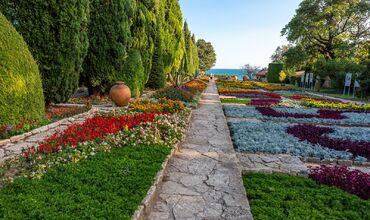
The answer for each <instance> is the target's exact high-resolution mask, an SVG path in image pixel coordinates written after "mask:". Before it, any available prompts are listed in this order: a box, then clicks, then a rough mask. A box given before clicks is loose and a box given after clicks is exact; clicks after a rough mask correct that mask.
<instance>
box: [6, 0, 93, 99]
mask: <svg viewBox="0 0 370 220" xmlns="http://www.w3.org/2000/svg"><path fill="white" fill-rule="evenodd" d="M1 2H3V3H4V2H5V4H1V5H2V10H3V11H4V13H6V16H8V18H10V19H9V20H11V21H12V22H13V24H14V26H15V28H16V29H17V30H18V31H19V32H20V34H21V35H22V36H23V38H24V40H25V41H26V42H27V44H28V46H29V48H30V51H31V53H32V55H33V56H34V58H35V60H37V63H38V64H39V69H40V72H41V74H42V84H43V88H44V96H45V100H46V102H47V103H50V102H55V103H60V102H66V101H67V100H68V99H69V97H70V96H71V95H72V94H73V93H74V92H75V90H76V88H77V86H78V80H79V75H80V73H81V72H82V63H83V60H84V58H85V56H86V52H87V48H88V44H89V43H88V36H87V25H88V20H89V8H90V7H89V6H90V0H64V1H57V0H49V1H45V0H32V1H25V0H12V1H11V0H5V1H0V3H1Z"/></svg>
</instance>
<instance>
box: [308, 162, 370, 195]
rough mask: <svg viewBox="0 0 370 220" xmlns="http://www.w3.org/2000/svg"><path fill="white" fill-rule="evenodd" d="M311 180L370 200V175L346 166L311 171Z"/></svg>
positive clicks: (319, 168) (324, 167)
mask: <svg viewBox="0 0 370 220" xmlns="http://www.w3.org/2000/svg"><path fill="white" fill-rule="evenodd" d="M309 176H310V178H311V179H313V180H315V181H316V182H318V183H321V184H325V185H330V186H336V187H338V188H341V189H343V190H344V191H347V192H349V193H352V194H355V195H357V196H359V197H361V198H363V199H369V198H370V175H369V174H367V173H363V172H361V171H359V170H350V169H348V167H344V166H334V167H329V166H321V167H318V168H315V169H312V170H311V173H310V175H309Z"/></svg>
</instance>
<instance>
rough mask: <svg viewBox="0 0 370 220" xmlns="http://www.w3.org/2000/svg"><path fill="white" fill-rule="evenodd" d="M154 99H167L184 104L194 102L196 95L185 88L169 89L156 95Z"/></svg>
mask: <svg viewBox="0 0 370 220" xmlns="http://www.w3.org/2000/svg"><path fill="white" fill-rule="evenodd" d="M154 98H157V99H160V98H167V99H171V100H178V101H182V102H192V101H193V98H194V94H193V93H192V91H189V90H186V89H184V88H177V87H168V88H165V89H162V90H160V91H158V92H157V93H156V94H154Z"/></svg>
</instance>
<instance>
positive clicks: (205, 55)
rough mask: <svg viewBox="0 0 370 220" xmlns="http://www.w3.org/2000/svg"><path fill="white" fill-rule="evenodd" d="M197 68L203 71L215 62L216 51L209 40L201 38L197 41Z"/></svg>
mask: <svg viewBox="0 0 370 220" xmlns="http://www.w3.org/2000/svg"><path fill="white" fill-rule="evenodd" d="M197 47H198V56H199V69H200V70H201V71H203V72H205V71H207V70H209V69H211V68H212V67H213V66H214V65H215V63H216V52H215V50H214V48H213V46H212V44H211V43H210V42H206V41H205V40H203V39H199V40H198V41H197Z"/></svg>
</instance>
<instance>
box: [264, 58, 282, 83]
mask: <svg viewBox="0 0 370 220" xmlns="http://www.w3.org/2000/svg"><path fill="white" fill-rule="evenodd" d="M283 68H284V64H282V63H270V64H269V68H268V72H267V81H268V82H269V83H279V82H280V80H279V73H280V71H282V70H283Z"/></svg>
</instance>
